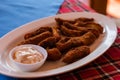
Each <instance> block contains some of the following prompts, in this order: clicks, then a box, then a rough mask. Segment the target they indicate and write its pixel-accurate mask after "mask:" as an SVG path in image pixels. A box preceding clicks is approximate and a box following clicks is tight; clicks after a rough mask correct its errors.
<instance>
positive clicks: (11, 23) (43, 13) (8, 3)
mask: <svg viewBox="0 0 120 80" xmlns="http://www.w3.org/2000/svg"><path fill="white" fill-rule="evenodd" d="M62 2H63V0H0V37H2V36H3V35H5V34H6V33H8V32H9V31H11V30H13V29H15V28H17V27H19V26H21V25H23V24H25V23H27V22H30V21H33V20H35V19H39V18H43V17H47V16H52V15H55V14H56V13H57V11H58V9H59V7H60V5H61V4H62ZM0 80H16V78H10V77H7V76H4V75H0Z"/></svg>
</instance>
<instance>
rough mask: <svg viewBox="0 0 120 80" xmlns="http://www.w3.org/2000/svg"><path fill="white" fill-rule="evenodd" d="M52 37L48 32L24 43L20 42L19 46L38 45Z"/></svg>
mask: <svg viewBox="0 0 120 80" xmlns="http://www.w3.org/2000/svg"><path fill="white" fill-rule="evenodd" d="M50 36H52V34H51V32H49V31H46V32H43V33H41V34H39V35H36V36H34V37H31V38H28V39H26V40H24V41H22V42H20V43H19V44H18V45H22V44H38V43H39V42H40V41H42V40H43V39H45V38H47V37H50Z"/></svg>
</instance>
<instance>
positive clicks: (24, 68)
mask: <svg viewBox="0 0 120 80" xmlns="http://www.w3.org/2000/svg"><path fill="white" fill-rule="evenodd" d="M23 47H27V48H28V47H31V48H32V49H35V50H37V51H38V52H39V54H42V56H43V59H42V60H40V61H39V62H35V63H30V64H26V63H21V62H17V61H15V60H14V58H13V56H14V55H15V52H16V51H18V50H21V49H23ZM24 50H25V48H24ZM47 56H48V54H47V51H46V50H45V49H44V48H43V47H41V46H38V45H33V44H26V45H20V46H16V47H14V48H13V49H11V50H10V52H9V59H10V61H11V63H13V64H14V65H15V66H16V67H17V68H19V70H21V71H26V72H30V71H35V70H37V69H39V68H40V67H41V66H42V65H43V64H44V63H45V61H46V59H47ZM19 59H20V58H19Z"/></svg>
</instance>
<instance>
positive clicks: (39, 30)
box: [24, 27, 51, 39]
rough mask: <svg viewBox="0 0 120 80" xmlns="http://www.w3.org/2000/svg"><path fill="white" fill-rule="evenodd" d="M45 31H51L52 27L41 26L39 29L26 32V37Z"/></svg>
mask: <svg viewBox="0 0 120 80" xmlns="http://www.w3.org/2000/svg"><path fill="white" fill-rule="evenodd" d="M45 31H50V32H51V27H40V28H39V29H37V30H35V31H33V32H30V33H27V34H25V36H24V39H28V38H31V37H33V36H36V35H38V34H41V33H43V32H45Z"/></svg>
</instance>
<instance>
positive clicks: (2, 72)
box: [0, 12, 117, 78]
mask: <svg viewBox="0 0 120 80" xmlns="http://www.w3.org/2000/svg"><path fill="white" fill-rule="evenodd" d="M71 14H87V15H90V14H92V15H99V16H101V17H104V18H106V19H108V20H110V21H111V22H112V23H113V24H114V28H113V29H114V33H115V34H114V36H113V37H112V39H111V43H109V44H108V45H106V47H107V48H106V49H104V50H103V51H102V53H101V54H99V55H97V57H96V58H98V57H99V56H101V55H102V54H103V53H104V52H105V51H106V50H107V49H108V48H109V47H110V46H111V45H112V43H113V42H114V40H115V39H116V37H117V27H116V24H115V23H114V22H113V21H112V20H111V19H110V18H109V17H107V16H104V15H102V14H100V13H93V12H70V13H62V14H57V15H54V16H49V17H45V18H41V19H37V20H34V21H32V22H29V23H26V24H24V25H22V26H19V27H18V28H16V29H20V28H22V27H23V26H26V25H29V24H32V23H34V22H36V21H40V20H43V19H47V18H54V17H59V16H63V15H64V16H65V15H71ZM107 28H108V29H109V27H107ZM16 29H14V30H12V31H10V32H9V33H12V32H14V31H15V30H16ZM9 33H7V34H6V35H4V36H3V37H1V39H0V42H1V41H2V40H3V39H4V38H6V37H8V36H9ZM109 37H110V36H109ZM98 49H99V47H98ZM98 49H97V50H98ZM100 49H101V48H100ZM95 52H96V50H95V51H93V52H92V53H95ZM90 55H91V56H92V54H90ZM86 58H88V57H85V58H83V59H86ZM96 58H92V59H91V60H90V61H88V62H87V63H84V64H82V66H84V65H86V64H88V63H90V62H92V61H93V60H95V59H96ZM83 59H81V60H83ZM78 62H79V60H78V61H76V62H74V63H71V64H69V65H67V66H63V67H60V68H59V69H62V70H61V71H60V70H59V71H58V69H54V70H49V71H50V72H51V71H53V73H52V72H51V74H44V73H47V72H48V73H49V71H44V72H42V73H41V74H38V75H32V76H30V75H31V73H30V74H29V73H25V74H27V75H25V76H24V75H13V74H10V73H5V72H4V71H1V67H0V73H1V74H3V75H7V76H11V77H17V78H36V77H48V76H53V75H58V74H62V73H65V72H69V71H71V70H74V69H77V68H80V67H82V66H78V65H77V66H76V67H74V68H72V67H71V68H70V66H71V65H72V66H73V65H76V64H77V63H78ZM0 64H1V62H0ZM2 67H3V66H2ZM64 69H65V70H64ZM35 73H40V72H35ZM35 73H34V74H35Z"/></svg>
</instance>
